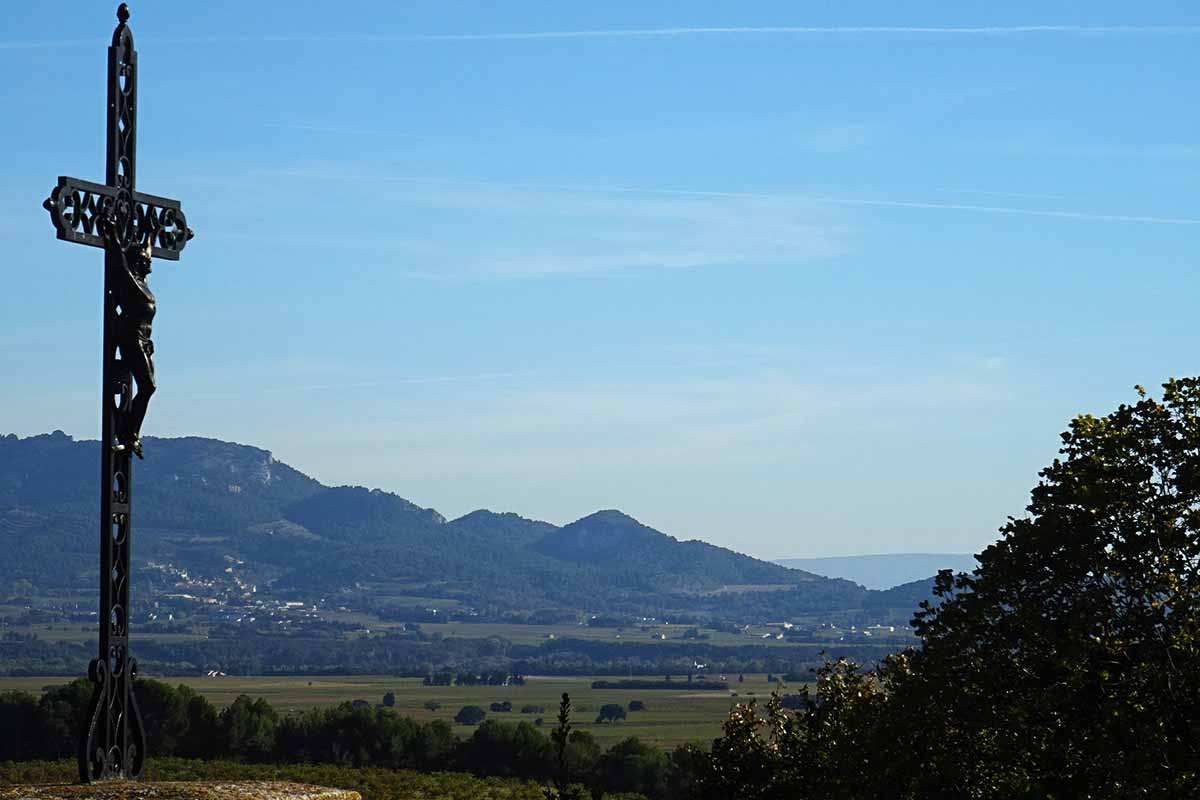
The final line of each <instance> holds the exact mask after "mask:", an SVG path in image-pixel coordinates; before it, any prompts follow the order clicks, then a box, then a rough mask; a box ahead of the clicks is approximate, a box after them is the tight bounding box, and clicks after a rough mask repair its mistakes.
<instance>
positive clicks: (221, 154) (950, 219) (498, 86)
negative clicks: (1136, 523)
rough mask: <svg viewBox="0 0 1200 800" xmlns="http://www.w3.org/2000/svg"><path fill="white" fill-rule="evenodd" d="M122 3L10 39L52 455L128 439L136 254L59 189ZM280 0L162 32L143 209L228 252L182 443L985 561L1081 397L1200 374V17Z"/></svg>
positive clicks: (22, 217)
mask: <svg viewBox="0 0 1200 800" xmlns="http://www.w3.org/2000/svg"><path fill="white" fill-rule="evenodd" d="M114 7H115V3H113V2H110V0H103V1H101V0H97V1H96V2H89V3H86V4H78V6H76V7H73V9H72V13H70V14H63V13H62V10H61V9H59V8H58V7H39V6H38V5H37V4H26V5H21V6H17V7H14V8H12V9H6V12H7V13H6V15H5V19H4V20H3V21H2V22H0V65H2V66H3V67H4V68H5V74H7V75H10V76H12V77H11V78H10V81H9V82H8V84H7V91H6V93H5V101H6V107H7V108H8V109H9V110H10V112H11V113H12V114H13V115H15V116H16V117H18V118H20V119H21V120H22V124H21V125H20V126H9V127H6V128H4V129H0V144H2V145H3V146H4V148H5V151H6V152H8V153H10V154H13V156H12V157H11V158H10V161H9V164H8V167H7V169H6V177H7V180H6V182H5V185H4V186H3V187H0V241H2V242H3V244H4V245H5V248H6V252H7V254H8V264H9V271H8V273H6V274H7V275H8V277H9V285H10V288H11V289H12V290H10V291H9V292H6V293H5V296H4V299H3V300H2V301H0V316H2V318H3V319H4V320H5V322H4V324H3V325H0V368H2V369H3V370H4V371H5V374H7V375H9V376H10V384H9V385H10V387H13V388H12V389H10V390H9V391H7V392H5V393H3V394H2V395H0V415H3V416H2V418H3V419H4V421H5V423H4V428H5V430H11V431H13V432H15V433H17V434H19V435H22V436H28V435H33V434H38V433H45V432H49V431H52V430H55V429H62V430H64V431H65V432H67V433H69V434H71V435H73V436H75V437H76V438H95V437H96V436H97V435H98V427H99V424H98V423H99V420H98V413H97V410H96V403H97V395H98V384H99V358H98V356H99V325H98V322H99V317H100V313H99V312H100V308H99V295H100V279H101V265H100V259H99V255H98V252H97V251H94V250H91V249H88V248H79V247H66V246H63V245H61V244H60V243H58V242H56V241H55V240H54V236H53V232H52V230H51V228H50V225H49V223H48V221H47V219H46V215H45V212H44V211H43V210H42V209H41V207H40V203H41V200H42V199H43V198H44V197H45V196H46V194H47V193H48V191H49V189H50V187H51V186H52V184H53V183H54V180H55V178H56V176H57V175H59V174H64V175H65V174H70V175H77V176H79V177H82V178H87V179H93V180H99V179H100V178H102V177H103V134H104V119H103V105H104V96H103V92H104V87H103V78H102V75H103V53H104V49H103V48H104V47H105V45H106V44H107V35H106V32H107V31H108V30H111V26H112V24H113V23H114V19H113V16H112V11H113V8H114ZM244 8H245V6H243V5H242V4H234V3H231V2H214V3H206V4H203V5H202V6H190V5H189V6H182V7H178V8H176V7H172V8H171V9H170V10H169V11H168V10H167V8H166V7H165V6H160V5H153V4H138V5H137V6H135V7H134V9H133V13H134V17H133V20H132V24H133V27H134V30H135V32H136V36H137V46H138V50H139V56H140V67H141V76H140V80H141V84H140V112H139V113H140V123H139V146H140V153H139V176H138V184H139V188H141V189H142V190H143V191H147V192H153V193H159V194H166V195H170V196H173V197H179V198H181V199H182V200H183V202H184V206H185V208H186V209H187V211H188V219H189V222H190V224H192V226H193V227H194V228H195V229H196V230H197V238H196V239H195V241H193V242H192V243H191V244H190V245H189V246H188V251H187V259H186V261H185V262H184V263H180V264H171V263H164V264H159V265H156V269H155V273H154V275H153V276H152V279H151V280H152V285H153V287H154V289H155V291H156V293H157V294H158V298H159V307H160V314H159V317H158V320H157V321H156V325H155V343H156V348H157V351H158V353H157V359H158V369H159V374H160V382H161V389H160V391H159V393H158V395H157V396H156V397H155V399H154V403H153V404H152V406H151V410H150V415H149V418H148V421H147V424H146V433H147V434H148V435H151V436H183V435H199V436H209V437H213V438H219V439H223V440H227V441H237V442H240V443H244V444H250V445H253V446H256V447H262V448H264V449H268V450H271V451H272V452H273V453H274V454H275V455H276V456H277V457H278V458H280V459H281V460H283V461H286V462H288V463H289V464H292V465H294V466H295V467H296V468H298V469H301V470H303V471H304V472H306V473H308V474H310V475H312V476H313V477H315V478H317V479H318V480H320V481H322V482H323V483H326V484H331V485H336V484H361V485H366V486H371V487H379V488H382V489H386V490H388V491H392V492H395V493H397V494H399V495H401V496H403V497H406V498H408V499H411V500H413V501H414V502H417V503H420V504H421V505H426V506H432V507H434V508H437V509H438V510H440V511H441V512H442V513H444V514H446V515H447V516H459V515H461V514H463V513H466V512H469V511H471V510H473V509H476V508H480V507H486V508H490V509H493V510H497V511H515V512H517V513H520V514H522V515H524V516H529V517H535V518H539V519H546V520H548V521H550V522H555V523H558V524H562V523H564V522H568V521H571V520H573V519H577V518H579V517H582V516H584V515H586V514H588V513H591V512H592V511H595V510H597V509H601V508H619V509H621V510H623V511H625V512H627V513H629V514H630V515H632V516H634V517H636V518H637V519H639V520H641V521H642V522H644V523H645V524H647V525H649V526H651V527H653V528H656V529H658V530H661V531H664V532H668V533H670V534H671V535H673V536H676V537H679V538H699V539H703V540H705V541H709V542H712V543H714V544H718V545H721V546H725V547H730V548H732V549H736V550H738V551H741V552H746V553H748V554H750V555H754V556H758V557H761V558H785V557H797V558H798V557H820V556H835V555H849V554H856V553H880V552H933V553H973V552H977V551H979V550H980V549H982V548H983V547H985V546H986V545H987V544H988V543H989V542H991V541H992V540H994V538H995V536H996V533H995V532H996V529H997V528H998V527H999V526H1000V525H1001V524H1002V523H1003V522H1004V520H1005V518H1006V517H1007V516H1008V515H1019V514H1021V513H1022V510H1023V508H1024V507H1025V504H1026V502H1027V497H1028V491H1029V489H1030V488H1031V487H1032V486H1033V485H1035V483H1036V482H1037V471H1038V470H1039V469H1040V468H1041V467H1042V466H1044V465H1045V464H1047V463H1049V462H1050V461H1051V460H1052V458H1053V457H1054V454H1055V452H1056V449H1057V444H1058V433H1059V432H1060V431H1061V430H1063V429H1064V428H1065V427H1066V425H1067V422H1068V420H1069V419H1070V418H1071V417H1072V416H1073V415H1075V414H1078V413H1083V412H1095V413H1105V412H1107V411H1109V410H1111V409H1112V408H1113V407H1115V406H1116V405H1117V404H1118V403H1121V402H1127V401H1129V400H1130V399H1132V398H1133V397H1134V393H1133V391H1132V386H1133V384H1135V383H1140V384H1144V385H1147V386H1151V385H1155V384H1157V383H1160V382H1161V381H1163V380H1165V379H1166V378H1168V377H1170V376H1173V375H1175V376H1180V375H1185V374H1190V373H1192V372H1194V371H1195V366H1194V356H1193V353H1194V351H1195V348H1196V344H1197V341H1196V336H1195V333H1194V328H1193V326H1194V316H1195V313H1194V308H1193V305H1194V303H1193V301H1192V297H1194V296H1195V291H1196V289H1197V288H1200V285H1198V284H1200V279H1198V278H1197V275H1198V274H1200V272H1198V271H1197V269H1196V264H1195V256H1194V253H1196V252H1197V248H1196V247H1195V240H1196V234H1197V232H1198V231H1200V227H1198V226H1200V208H1198V207H1197V204H1196V201H1195V199H1194V189H1193V187H1194V186H1195V185H1196V178H1197V172H1198V171H1200V169H1198V168H1200V147H1198V146H1197V144H1196V142H1195V139H1196V137H1195V133H1196V130H1197V124H1198V123H1200V111H1197V110H1196V107H1195V104H1194V103H1187V102H1185V99H1186V98H1188V97H1190V96H1191V87H1190V79H1191V73H1192V71H1193V70H1192V68H1191V62H1192V60H1193V59H1194V51H1195V48H1196V45H1197V43H1198V42H1200V9H1197V8H1196V7H1195V6H1193V5H1188V4H1184V3H1164V4H1156V5H1155V6H1153V7H1137V8H1131V7H1128V6H1127V5H1125V4H1118V3H1114V2H1103V3H1095V4H1090V5H1089V6H1088V7H1087V8H1086V15H1085V14H1084V13H1083V12H1082V11H1081V10H1080V9H1062V10H1059V9H1046V8H1045V7H1044V5H1043V4H1036V3H1031V2H1018V3H1012V4H1006V5H1005V6H1003V7H1002V8H1001V7H995V6H994V5H992V4H982V3H968V4H957V5H955V6H954V8H952V9H950V8H938V9H928V8H927V9H922V10H921V11H919V12H918V11H914V10H913V9H906V8H897V7H894V6H892V5H889V4H884V3H877V2H873V3H864V4H860V5H858V6H856V7H855V8H853V9H845V8H827V9H817V10H814V9H803V10H798V9H797V8H795V7H794V6H791V5H789V4H783V3H764V4H760V5H758V6H756V7H755V8H754V9H752V10H747V9H741V8H738V9H734V8H730V7H727V6H723V5H721V4H716V3H699V4H692V5H690V6H689V7H688V10H687V14H686V16H685V17H682V18H681V16H680V11H679V9H678V8H677V7H672V6H670V5H667V4H662V3H637V4H634V3H610V4H604V5H603V6H602V7H601V6H595V7H584V6H577V5H571V6H565V5H562V4H522V5H520V6H505V7H496V8H491V7H483V8H480V7H474V6H470V5H468V4H453V3H451V4H427V5H418V6H415V7H413V8H406V9H405V10H404V13H401V12H400V11H398V10H397V9H396V8H394V7H392V6H390V5H389V4H384V3H381V2H364V3H360V4H355V5H346V6H344V7H339V8H337V9H336V14H333V13H331V11H330V9H329V8H327V7H325V6H314V7H311V9H310V10H305V11H294V10H291V9H289V8H286V7H284V5H283V4H278V3H262V4H256V5H255V6H254V13H253V14H248V13H245V11H244V10H243V9H244ZM330 56H332V57H330ZM718 56H719V57H718ZM48 83H49V84H52V85H53V86H54V87H55V91H54V93H53V95H52V96H48V95H47V94H46V93H45V86H46V85H47V84H48ZM29 131H37V132H38V135H37V136H36V137H32V138H31V137H29V136H28V132H29Z"/></svg>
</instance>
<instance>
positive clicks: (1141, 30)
mask: <svg viewBox="0 0 1200 800" xmlns="http://www.w3.org/2000/svg"><path fill="white" fill-rule="evenodd" d="M905 34H910V35H918V36H996V37H1002V36H1021V35H1039V34H1041V35H1054V34H1066V35H1098V36H1155V35H1173V36H1180V35H1184V36H1189V35H1195V34H1200V25H984V26H974V27H951V26H942V25H824V26H818V25H760V26H731V27H677V28H607V29H598V30H580V31H513V32H492V33H397V34H386V33H384V34H368V33H350V34H332V35H326V36H318V35H312V36H272V35H262V36H209V37H204V36H201V37H154V36H150V37H147V38H146V39H142V40H139V43H140V44H148V45H204V44H237V43H247V44H248V43H256V44H261V43H272V42H274V43H281V44H286V43H297V44H300V43H318V42H356V43H372V42H375V43H380V44H386V43H405V42H409V43H421V42H428V43H436V42H503V41H536V40H546V39H650V38H671V37H683V36H781V35H798V36H846V35H885V36H886V35H905ZM85 44H86V45H91V44H94V42H92V41H90V40H86V41H85V40H72V41H57V42H56V41H41V42H20V41H17V42H12V41H10V42H0V49H19V48H39V47H76V46H80V45H85Z"/></svg>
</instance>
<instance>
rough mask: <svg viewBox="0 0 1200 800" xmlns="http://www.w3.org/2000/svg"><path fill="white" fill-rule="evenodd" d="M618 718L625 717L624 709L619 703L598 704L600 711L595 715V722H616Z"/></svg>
mask: <svg viewBox="0 0 1200 800" xmlns="http://www.w3.org/2000/svg"><path fill="white" fill-rule="evenodd" d="M619 719H625V709H624V707H622V706H621V704H620V703H605V704H604V705H602V706H600V713H599V714H598V715H597V716H596V722H597V723H600V722H616V721H617V720H619Z"/></svg>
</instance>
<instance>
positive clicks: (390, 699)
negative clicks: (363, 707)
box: [383, 692, 396, 708]
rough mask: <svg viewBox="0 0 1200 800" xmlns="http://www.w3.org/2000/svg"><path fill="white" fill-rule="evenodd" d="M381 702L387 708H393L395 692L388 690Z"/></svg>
mask: <svg viewBox="0 0 1200 800" xmlns="http://www.w3.org/2000/svg"><path fill="white" fill-rule="evenodd" d="M383 704H384V705H385V706H387V707H388V708H394V707H395V706H396V693H395V692H388V693H387V694H385V695H384V696H383Z"/></svg>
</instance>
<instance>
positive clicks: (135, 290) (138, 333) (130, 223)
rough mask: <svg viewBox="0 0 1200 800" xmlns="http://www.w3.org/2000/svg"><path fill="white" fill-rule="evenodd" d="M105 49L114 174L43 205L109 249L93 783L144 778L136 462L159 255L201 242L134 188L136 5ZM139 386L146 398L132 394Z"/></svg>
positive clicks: (82, 754)
mask: <svg viewBox="0 0 1200 800" xmlns="http://www.w3.org/2000/svg"><path fill="white" fill-rule="evenodd" d="M117 20H118V23H119V24H118V25H117V28H116V30H115V31H114V32H113V38H112V46H111V47H109V48H108V132H107V159H106V160H107V169H106V177H105V182H104V183H103V184H99V183H90V182H88V181H83V180H79V179H78V178H68V177H60V178H59V179H58V185H57V186H55V187H54V190H53V191H52V192H51V194H50V197H49V199H47V200H46V202H45V203H44V204H43V206H44V207H45V209H46V210H47V211H49V212H50V221H51V222H52V223H54V228H55V230H56V231H57V232H58V238H59V239H62V240H64V241H68V242H75V243H77V244H86V245H91V246H93V247H101V248H104V344H103V359H104V369H103V377H102V379H101V380H102V384H103V385H102V390H101V400H100V407H101V430H102V433H101V441H100V650H99V656H98V657H97V658H96V659H94V660H93V661H92V663H91V666H90V667H89V668H88V675H89V677H90V678H91V680H92V683H93V689H92V703H91V708H90V713H89V716H88V722H87V725H86V728H85V730H84V731H83V732H82V736H81V741H80V751H79V775H80V778H81V779H82V780H84V781H93V780H105V779H110V778H136V777H137V776H138V775H140V774H141V771H142V764H143V761H144V760H145V757H146V735H145V731H144V729H143V726H142V719H141V714H140V713H139V711H138V707H137V701H136V699H135V698H134V694H133V681H134V678H135V677H136V676H137V662H136V661H135V660H134V659H133V658H131V657H130V655H129V610H130V605H129V578H130V569H129V566H130V558H129V556H130V545H131V535H132V529H131V510H132V496H133V495H132V493H133V481H132V467H133V456H134V455H135V454H136V455H138V456H139V457H141V455H142V453H141V437H140V434H141V422H142V418H143V417H144V416H145V412H146V405H147V403H148V402H149V398H150V395H151V394H153V392H154V389H155V383H154V362H153V359H152V358H151V357H152V355H153V353H154V346H153V344H152V343H151V341H150V324H151V322H152V321H153V318H154V311H155V302H154V295H153V294H152V293H151V292H150V289H149V287H148V285H147V283H146V276H147V274H148V273H149V272H150V262H151V259H152V258H161V259H167V260H171V261H176V260H178V259H179V256H180V253H181V252H182V250H183V248H184V245H186V244H187V242H188V240H189V239H191V238H192V231H191V229H190V228H188V226H187V220H186V218H185V217H184V214H183V209H182V208H180V205H179V201H178V200H169V199H167V198H165V197H156V196H155V195H151V194H144V193H142V192H139V191H137V190H136V189H135V188H134V187H135V183H134V179H135V177H136V174H137V159H136V153H137V78H138V74H137V51H136V50H134V49H133V32H132V31H130V29H129V25H128V22H129V6H127V5H126V4H125V3H122V4H121V5H120V7H119V8H118V9H117ZM135 383H136V389H137V392H136V394H135V392H134V388H135Z"/></svg>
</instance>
